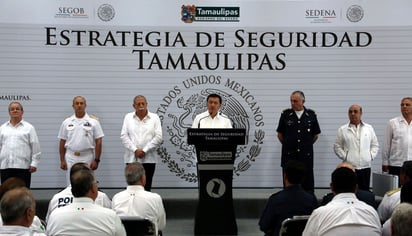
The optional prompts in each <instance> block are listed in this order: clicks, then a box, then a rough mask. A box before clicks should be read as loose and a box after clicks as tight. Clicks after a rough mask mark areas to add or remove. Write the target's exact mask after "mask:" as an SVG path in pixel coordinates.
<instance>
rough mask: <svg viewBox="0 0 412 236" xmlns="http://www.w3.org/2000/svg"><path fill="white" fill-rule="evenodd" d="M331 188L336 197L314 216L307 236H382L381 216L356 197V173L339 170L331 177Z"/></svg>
mask: <svg viewBox="0 0 412 236" xmlns="http://www.w3.org/2000/svg"><path fill="white" fill-rule="evenodd" d="M330 188H331V190H332V192H333V193H335V197H333V199H332V201H331V202H329V203H328V204H326V205H325V206H321V207H319V208H317V209H315V210H314V211H313V212H312V214H311V215H310V217H309V220H308V222H307V224H306V227H305V230H304V231H303V235H304V236H309V235H330V236H340V235H345V236H346V235H360V236H375V235H376V236H378V235H379V236H380V235H381V223H380V221H379V216H378V213H377V212H376V210H375V209H374V208H373V207H371V206H369V205H368V204H366V203H364V202H362V201H360V200H358V199H357V198H356V196H355V192H356V190H357V181H356V174H355V172H353V170H351V169H349V168H347V167H340V168H337V169H336V170H335V171H334V172H333V173H332V183H331V184H330Z"/></svg>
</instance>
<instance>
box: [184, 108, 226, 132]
mask: <svg viewBox="0 0 412 236" xmlns="http://www.w3.org/2000/svg"><path fill="white" fill-rule="evenodd" d="M192 128H215V129H216V128H232V121H231V120H230V119H229V118H227V116H226V115H223V114H221V113H220V112H218V113H217V114H216V116H215V117H214V118H212V117H211V116H210V113H209V112H208V111H205V112H203V113H200V114H199V115H197V116H196V117H195V119H194V121H193V124H192Z"/></svg>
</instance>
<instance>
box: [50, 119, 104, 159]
mask: <svg viewBox="0 0 412 236" xmlns="http://www.w3.org/2000/svg"><path fill="white" fill-rule="evenodd" d="M103 136H104V133H103V130H102V127H101V126H100V123H99V121H98V120H97V118H94V116H89V115H88V114H87V113H86V114H85V115H84V117H83V118H77V117H76V116H75V115H72V116H70V117H69V118H67V119H65V120H64V121H63V123H62V125H61V126H60V131H59V134H58V138H59V139H63V140H66V143H65V145H64V147H65V148H66V149H69V150H71V151H73V152H82V151H87V150H93V149H94V148H95V140H96V139H98V138H102V137H103Z"/></svg>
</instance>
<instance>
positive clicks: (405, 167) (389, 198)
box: [378, 161, 412, 223]
mask: <svg viewBox="0 0 412 236" xmlns="http://www.w3.org/2000/svg"><path fill="white" fill-rule="evenodd" d="M409 180H412V161H405V162H404V163H403V164H402V167H401V170H400V175H399V183H400V185H401V186H402V185H403V184H405V183H406V182H408V181H409ZM400 190H401V189H400V188H397V189H394V190H391V191H389V192H387V193H386V194H385V196H383V199H382V201H381V203H380V204H379V206H378V214H379V218H380V219H381V222H382V223H383V222H385V221H386V220H388V219H389V218H390V217H391V215H392V212H393V210H395V207H396V206H397V205H399V203H400V202H401V198H400V196H401V191H400Z"/></svg>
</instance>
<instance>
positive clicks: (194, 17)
mask: <svg viewBox="0 0 412 236" xmlns="http://www.w3.org/2000/svg"><path fill="white" fill-rule="evenodd" d="M239 17H240V8H239V7H220V6H219V7H207V6H195V5H182V7H181V19H182V21H183V22H185V23H192V22H194V21H206V22H211V21H213V22H239Z"/></svg>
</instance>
